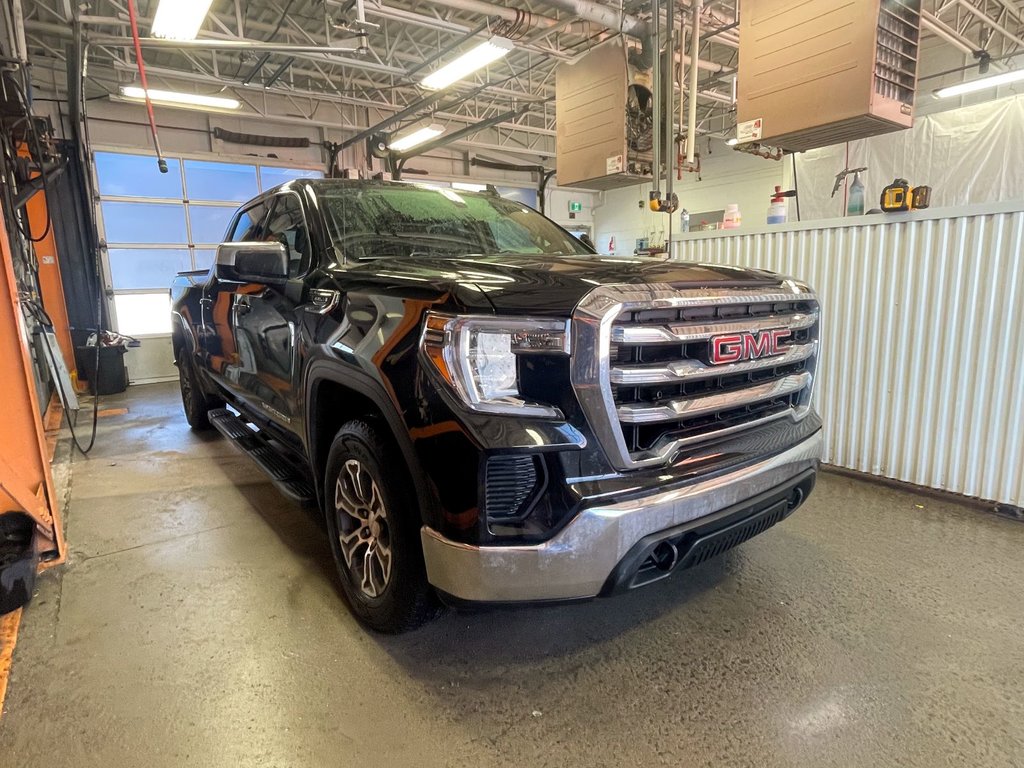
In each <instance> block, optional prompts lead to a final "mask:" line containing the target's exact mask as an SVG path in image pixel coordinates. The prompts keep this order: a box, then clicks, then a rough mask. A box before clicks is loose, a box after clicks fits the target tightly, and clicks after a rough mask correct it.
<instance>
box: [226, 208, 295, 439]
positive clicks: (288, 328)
mask: <svg viewBox="0 0 1024 768" xmlns="http://www.w3.org/2000/svg"><path fill="white" fill-rule="evenodd" d="M260 239H261V240H263V241H266V242H270V241H275V240H276V241H278V242H280V243H282V244H284V246H285V247H286V248H287V249H288V284H286V285H277V286H269V285H263V286H259V287H258V290H256V291H254V292H252V293H245V294H244V295H243V294H240V295H238V296H237V297H236V298H235V302H236V306H235V308H234V312H235V318H236V323H237V325H236V343H237V345H238V348H239V352H240V354H244V356H245V357H246V361H245V362H246V365H247V368H248V370H247V371H246V376H245V379H244V388H245V390H246V392H245V394H244V395H243V396H244V397H245V398H246V400H248V401H249V402H250V403H251V404H252V405H254V406H256V407H257V408H258V409H259V410H260V411H262V412H263V413H264V415H266V416H267V417H268V418H270V419H272V420H273V421H275V422H277V423H279V424H281V425H282V426H284V427H286V428H289V429H290V430H291V431H297V430H298V428H299V425H298V424H297V423H295V418H296V413H295V407H296V406H295V396H294V393H295V391H296V389H297V387H298V386H299V385H300V382H299V381H298V367H299V366H298V331H299V328H298V318H297V317H296V307H297V305H298V300H301V297H302V293H303V292H302V285H301V281H302V277H303V275H305V274H306V272H307V270H308V269H309V266H310V264H311V263H312V259H313V244H312V242H311V240H310V235H309V227H308V226H307V224H306V218H305V215H304V214H303V210H302V201H301V200H300V198H299V196H298V194H296V193H295V192H283V193H281V194H279V195H276V196H275V198H274V207H273V209H272V210H271V213H270V217H269V218H268V219H267V222H266V224H265V225H264V227H263V231H262V237H261V238H260Z"/></svg>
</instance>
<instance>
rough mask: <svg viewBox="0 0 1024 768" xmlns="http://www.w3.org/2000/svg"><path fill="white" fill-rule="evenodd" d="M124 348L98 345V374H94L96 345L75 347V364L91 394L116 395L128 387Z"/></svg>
mask: <svg viewBox="0 0 1024 768" xmlns="http://www.w3.org/2000/svg"><path fill="white" fill-rule="evenodd" d="M124 353H125V348H124V347H123V346H121V345H117V346H110V347H100V374H99V381H97V380H96V379H97V376H96V347H75V364H76V365H77V366H78V372H79V374H80V375H81V377H82V378H83V379H85V380H86V381H87V382H88V383H89V393H90V394H93V395H116V394H117V393H118V392H124V391H125V390H126V389H128V369H127V368H125V366H124Z"/></svg>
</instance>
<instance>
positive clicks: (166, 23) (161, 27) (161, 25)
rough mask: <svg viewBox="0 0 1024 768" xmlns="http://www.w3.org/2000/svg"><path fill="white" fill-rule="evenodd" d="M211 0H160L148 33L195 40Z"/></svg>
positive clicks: (173, 38) (171, 38)
mask: <svg viewBox="0 0 1024 768" xmlns="http://www.w3.org/2000/svg"><path fill="white" fill-rule="evenodd" d="M212 2H213V0H160V5H158V6H157V8H156V16H155V17H154V18H153V27H152V28H151V29H150V30H149V34H151V35H152V36H153V37H166V38H168V39H170V40H195V39H196V35H198V34H199V27H201V26H202V25H203V19H205V18H206V14H207V13H208V12H209V10H210V5H211V4H212Z"/></svg>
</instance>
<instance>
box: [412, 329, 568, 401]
mask: <svg viewBox="0 0 1024 768" xmlns="http://www.w3.org/2000/svg"><path fill="white" fill-rule="evenodd" d="M420 346H421V347H422V348H423V350H424V352H425V353H426V355H427V357H428V358H429V359H430V361H431V362H432V363H433V365H434V367H435V368H436V369H437V372H438V373H439V374H440V375H441V378H443V379H444V381H445V382H446V383H447V384H448V385H449V386H450V387H451V388H452V389H453V390H454V391H455V394H456V395H458V397H459V399H461V400H462V402H464V403H465V404H466V405H467V406H468V407H469V408H471V409H472V410H474V411H483V412H485V413H504V414H514V415H520V416H542V417H548V418H562V412H561V411H560V410H558V408H556V407H554V406H552V405H545V404H543V403H537V402H533V401H530V400H526V399H525V398H523V397H522V395H521V394H520V391H519V362H518V360H517V357H518V356H519V355H523V354H531V355H533V354H546V355H550V354H556V355H568V354H569V321H568V320H547V319H540V318H514V317H509V318H501V317H465V316H453V315H443V314H439V313H435V312H428V313H427V320H426V323H425V324H424V327H423V336H422V337H421V339H420Z"/></svg>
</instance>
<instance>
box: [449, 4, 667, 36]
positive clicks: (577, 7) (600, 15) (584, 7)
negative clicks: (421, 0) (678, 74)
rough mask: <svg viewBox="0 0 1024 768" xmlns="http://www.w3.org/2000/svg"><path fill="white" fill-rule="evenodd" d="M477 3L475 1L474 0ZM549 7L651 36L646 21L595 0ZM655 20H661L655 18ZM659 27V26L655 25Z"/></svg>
mask: <svg viewBox="0 0 1024 768" xmlns="http://www.w3.org/2000/svg"><path fill="white" fill-rule="evenodd" d="M440 1H441V4H442V5H448V4H449V3H450V2H453V1H454V2H465V0H440ZM472 1H474V2H475V0H472ZM544 2H545V3H547V4H548V5H553V6H555V7H556V8H561V9H562V10H564V11H568V12H569V13H571V14H573V15H574V16H578V17H580V18H581V19H586V20H587V21H592V22H594V23H595V24H600V25H601V26H602V27H608V28H609V29H614V30H616V31H618V32H622V34H624V35H629V36H630V37H637V38H641V39H643V38H646V37H647V36H648V34H649V27H650V26H652V25H651V24H650V23H648V21H647V20H646V19H642V18H640V17H638V16H633V15H632V14H629V13H622V12H619V11H617V10H616V9H614V8H610V7H609V6H607V5H601V4H600V3H596V2H593V0H544ZM654 18H655V19H660V18H661V17H660V15H659V16H655V17H654ZM654 26H657V25H654Z"/></svg>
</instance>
